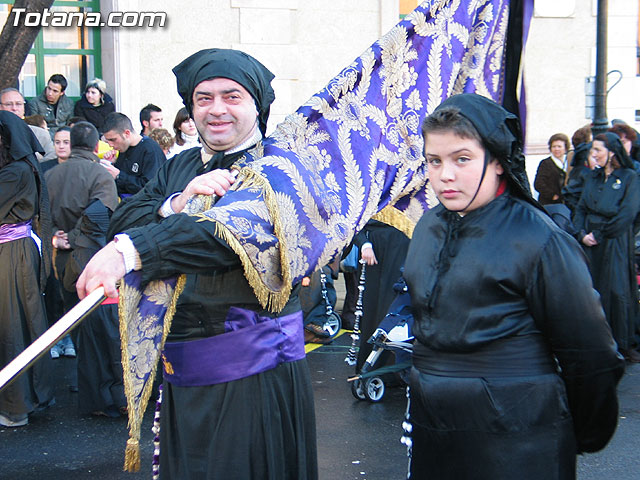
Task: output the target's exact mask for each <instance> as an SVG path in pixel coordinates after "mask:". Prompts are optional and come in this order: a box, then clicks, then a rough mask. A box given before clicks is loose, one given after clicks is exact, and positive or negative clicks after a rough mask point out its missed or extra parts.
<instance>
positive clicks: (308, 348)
mask: <svg viewBox="0 0 640 480" xmlns="http://www.w3.org/2000/svg"><path fill="white" fill-rule="evenodd" d="M343 333H351V330H344V329H342V330H340V331H339V332H338V334H337V335H336V336H335V337H333V338H334V340H335V339H336V338H338V337H339V336H340V335H342V334H343ZM320 347H324V345H323V344H321V343H307V344H305V346H304V351H305V353H309V352H313V351H314V350H315V349H317V348H320Z"/></svg>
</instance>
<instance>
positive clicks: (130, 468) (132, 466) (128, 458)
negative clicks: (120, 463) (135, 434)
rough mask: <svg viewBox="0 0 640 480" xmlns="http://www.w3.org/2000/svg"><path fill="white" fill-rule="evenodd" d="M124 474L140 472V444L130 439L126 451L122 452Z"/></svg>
mask: <svg viewBox="0 0 640 480" xmlns="http://www.w3.org/2000/svg"><path fill="white" fill-rule="evenodd" d="M123 470H124V471H125V472H138V471H140V443H139V442H136V441H135V440H133V439H132V438H130V439H129V440H127V449H126V450H125V452H124V469H123Z"/></svg>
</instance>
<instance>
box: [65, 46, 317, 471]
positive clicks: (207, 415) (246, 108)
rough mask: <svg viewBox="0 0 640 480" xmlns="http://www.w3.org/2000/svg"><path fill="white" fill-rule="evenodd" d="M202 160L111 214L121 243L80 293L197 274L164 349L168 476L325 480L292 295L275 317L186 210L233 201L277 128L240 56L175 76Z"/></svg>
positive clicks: (268, 93)
mask: <svg viewBox="0 0 640 480" xmlns="http://www.w3.org/2000/svg"><path fill="white" fill-rule="evenodd" d="M173 71H174V73H175V75H176V77H177V82H178V93H179V94H180V95H181V97H182V99H183V102H184V105H185V107H186V109H187V111H188V113H189V115H190V117H191V118H193V119H194V121H195V125H196V128H197V129H198V134H199V136H200V139H201V142H202V149H196V148H192V149H189V150H186V151H184V152H181V153H180V154H178V155H177V156H175V157H174V158H173V159H172V160H171V161H170V162H166V163H165V164H164V165H162V167H161V168H160V170H159V171H158V173H157V174H156V176H155V177H154V178H153V179H152V180H151V181H150V182H149V183H147V184H146V185H145V187H144V188H143V189H142V190H141V191H140V192H139V193H138V194H136V195H134V196H133V197H131V198H130V199H128V200H127V201H126V202H123V203H121V204H120V206H119V207H118V208H117V209H116V211H115V212H114V215H113V217H112V220H111V225H110V232H109V235H108V237H111V236H113V235H114V234H116V235H115V238H114V240H113V241H112V242H110V243H109V244H108V245H107V246H106V247H105V248H104V249H102V250H101V251H100V252H98V254H97V255H96V256H94V258H93V259H92V260H91V261H90V262H89V264H88V265H87V267H86V269H85V271H84V272H83V274H82V275H81V277H80V279H79V280H78V283H77V288H78V293H79V295H80V296H81V297H83V296H84V295H85V294H86V292H89V291H91V290H93V289H95V288H97V287H98V286H99V285H103V286H104V287H105V290H106V292H107V294H108V295H109V296H111V297H113V296H115V295H116V287H115V283H116V281H117V280H118V279H120V278H122V277H123V276H124V275H125V274H126V273H127V272H129V271H131V270H141V272H142V281H143V282H147V281H149V280H152V279H156V278H165V277H167V276H170V275H175V274H179V273H186V274H187V276H186V284H185V287H184V290H183V292H182V293H181V295H180V297H179V298H178V301H177V306H176V310H175V315H174V317H173V320H172V324H171V330H170V332H169V334H168V337H167V343H166V344H165V348H164V352H163V355H162V357H163V364H164V371H163V376H164V382H163V391H162V397H163V398H162V409H161V420H160V427H161V428H160V478H165V479H166V478H180V479H186V478H199V479H200V478H202V479H205V478H206V479H225V480H228V479H274V480H275V479H278V480H281V479H282V480H286V479H291V480H293V479H297V480H304V479H309V480H313V479H316V478H317V476H318V473H317V458H316V457H317V455H316V437H315V418H314V405H313V392H312V388H311V381H310V377H309V371H308V366H307V363H306V360H305V352H304V336H303V317H302V312H301V308H300V302H299V300H298V295H297V292H298V287H294V289H293V294H292V295H291V297H290V299H289V301H288V303H287V304H286V306H285V307H284V308H283V309H282V310H281V311H280V312H279V313H278V314H277V315H276V314H272V313H269V312H268V311H267V310H265V308H263V307H262V306H261V304H260V302H259V300H258V298H257V297H256V294H255V293H254V291H253V289H252V288H251V286H250V284H249V282H248V280H247V278H246V277H245V272H244V269H243V268H242V264H241V261H240V258H239V257H238V255H237V254H236V253H234V251H233V250H232V249H231V248H230V247H229V245H228V243H227V242H226V241H225V240H223V239H222V238H221V236H220V235H219V234H218V233H217V232H216V228H215V224H214V223H213V222H198V221H197V219H196V218H195V217H192V216H189V215H187V214H185V213H184V212H183V209H184V207H185V205H186V202H187V200H188V199H189V198H190V197H191V196H193V195H195V194H206V195H211V194H214V193H215V194H216V195H218V196H221V195H224V194H225V192H226V191H227V190H228V189H229V188H230V186H231V184H233V183H234V177H233V175H232V174H231V173H230V170H229V169H230V167H231V166H232V165H234V164H235V163H236V162H237V161H239V160H240V159H241V158H242V157H243V155H244V153H245V152H246V151H247V150H248V149H250V148H252V147H254V146H255V145H256V144H257V143H258V142H259V141H260V140H261V139H262V137H263V135H264V134H265V131H266V125H267V119H268V116H269V109H270V105H271V103H272V102H273V100H274V98H275V96H274V93H273V89H272V88H271V80H272V79H273V74H272V73H271V72H270V71H269V70H268V69H267V68H265V67H264V66H263V65H262V64H261V63H260V62H258V61H257V60H256V59H254V58H253V57H251V56H249V55H247V54H245V53H243V52H239V51H233V50H223V49H211V50H202V51H200V52H198V53H195V54H194V55H192V56H190V57H189V58H187V59H186V60H184V61H183V62H182V63H180V64H179V65H178V66H177V67H175V68H174V69H173Z"/></svg>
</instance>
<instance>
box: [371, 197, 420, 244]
mask: <svg viewBox="0 0 640 480" xmlns="http://www.w3.org/2000/svg"><path fill="white" fill-rule="evenodd" d="M371 218H372V219H374V220H377V221H379V222H382V223H386V224H387V225H391V226H392V227H394V228H397V229H398V230H400V231H401V232H402V233H404V234H405V235H406V236H407V237H409V238H411V236H412V235H413V229H414V228H415V226H416V224H415V222H414V221H413V220H410V219H409V218H408V217H407V216H406V215H405V214H404V213H402V212H401V211H400V210H398V209H397V208H395V207H393V206H391V205H387V206H386V207H384V208H383V209H382V210H380V211H379V212H378V213H376V214H375V215H374V216H373V217H371Z"/></svg>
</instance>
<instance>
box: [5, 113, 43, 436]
mask: <svg viewBox="0 0 640 480" xmlns="http://www.w3.org/2000/svg"><path fill="white" fill-rule="evenodd" d="M42 151H43V150H42V147H41V146H40V144H39V142H38V141H37V140H36V137H35V135H34V134H33V133H32V132H31V130H30V129H29V127H28V126H27V124H26V123H24V122H23V121H22V119H20V118H18V117H17V116H16V115H14V114H13V113H11V112H7V111H0V367H4V366H5V365H6V364H8V363H9V362H10V361H11V360H13V359H14V358H15V357H17V356H18V355H19V354H20V353H21V352H22V351H23V350H24V349H25V348H26V347H28V346H29V344H30V343H31V342H33V341H34V340H35V339H36V338H38V336H40V334H42V333H43V332H44V331H45V330H46V329H47V315H46V310H45V305H44V297H43V296H42V292H43V291H44V288H45V284H46V279H47V276H48V272H49V270H50V265H51V245H50V243H49V239H50V238H51V219H50V216H49V206H48V197H47V191H46V188H45V185H44V182H43V180H42V178H41V173H40V168H39V166H38V164H37V160H36V157H35V153H36V152H40V153H42ZM36 233H37V236H36ZM40 239H43V240H44V241H42V242H41V241H40ZM39 250H40V251H39ZM51 368H52V364H51V358H49V355H45V356H44V357H43V358H42V359H40V360H39V361H37V362H36V363H35V364H34V366H33V367H32V368H31V369H30V370H29V371H28V372H27V373H26V374H25V375H23V376H21V377H19V378H17V379H16V380H15V381H14V382H13V384H11V385H10V386H8V387H7V388H5V389H4V390H3V391H2V393H0V425H1V426H3V427H20V426H23V425H27V423H28V421H29V418H28V416H29V414H30V413H32V412H34V411H36V410H39V409H42V408H45V407H47V406H49V405H51V404H53V401H54V400H53V381H52V375H51Z"/></svg>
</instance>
